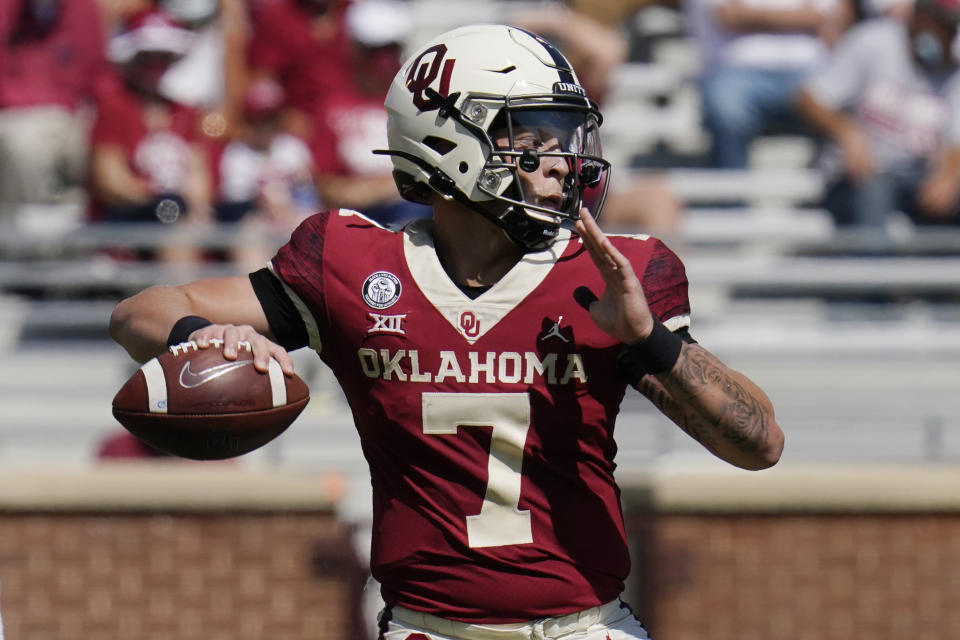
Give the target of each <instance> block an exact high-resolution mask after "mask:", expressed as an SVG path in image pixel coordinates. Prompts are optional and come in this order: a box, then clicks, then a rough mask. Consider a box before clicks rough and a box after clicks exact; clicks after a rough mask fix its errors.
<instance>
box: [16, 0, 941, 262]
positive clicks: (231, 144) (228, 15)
mask: <svg viewBox="0 0 960 640" xmlns="http://www.w3.org/2000/svg"><path fill="white" fill-rule="evenodd" d="M433 4H434V5H435V6H431V3H425V2H417V1H416V0H409V1H404V0H354V1H352V2H351V1H349V0H192V1H187V0H71V1H70V2H65V1H63V0H9V1H8V2H5V3H3V6H2V7H0V65H2V66H0V205H2V207H3V209H2V212H0V220H2V221H3V222H7V221H11V220H13V221H18V220H19V221H20V222H21V223H22V224H25V225H28V226H29V225H30V224H31V223H33V224H36V221H35V220H29V221H24V220H23V219H22V218H23V217H24V216H27V217H30V218H35V217H37V216H43V215H44V213H43V212H42V210H41V209H37V208H36V207H35V206H34V205H54V206H60V207H61V209H60V212H61V213H60V215H62V216H68V217H69V216H72V220H70V222H78V221H82V222H89V223H103V224H114V223H135V222H140V223H145V222H150V223H157V224H166V225H175V226H177V227H183V228H192V230H193V231H194V232H200V231H203V230H209V229H210V228H211V227H217V226H223V225H227V226H230V227H235V228H240V227H242V228H244V229H247V230H251V229H253V230H254V231H253V232H252V233H247V234H246V235H245V236H243V237H242V239H239V240H237V241H235V242H232V243H230V246H227V247H220V248H221V249H225V250H226V255H225V256H224V255H220V256H218V257H219V258H224V257H226V258H227V259H229V260H246V261H247V264H257V263H258V262H260V261H261V259H262V257H263V256H262V251H261V252H258V251H256V249H257V247H256V246H254V245H257V244H261V243H258V242H257V241H256V239H257V238H258V237H262V236H261V235H260V234H261V233H262V232H263V231H264V230H265V229H266V230H270V231H276V232H277V235H280V236H282V235H283V234H284V233H286V232H287V231H289V230H290V229H291V228H292V227H293V226H295V225H296V223H297V221H298V220H300V219H302V218H303V217H304V216H306V215H309V214H310V213H312V212H314V211H316V210H319V209H321V208H334V207H349V208H354V209H358V210H361V211H364V212H365V213H367V214H369V215H370V216H371V217H374V218H376V219H378V220H381V221H382V222H384V223H385V224H399V223H402V222H403V221H405V220H408V219H410V218H413V217H417V216H420V215H426V214H427V213H428V212H426V211H425V210H424V209H422V208H421V207H417V206H416V205H412V204H409V203H406V202H404V201H402V200H400V199H399V198H398V196H397V194H396V190H395V189H394V186H393V183H392V180H391V178H390V165H389V160H388V159H387V158H385V157H378V156H374V155H372V154H371V153H370V151H371V150H372V149H375V148H379V147H382V146H384V143H385V134H384V124H383V123H384V112H383V109H382V100H383V97H384V95H385V92H386V89H387V87H388V85H389V82H390V80H391V78H392V76H393V74H394V73H395V72H396V70H397V69H398V68H399V65H400V62H401V60H402V58H403V56H404V54H405V53H406V51H407V49H408V48H409V47H410V46H412V45H415V44H416V43H417V42H418V41H422V39H423V38H425V37H428V36H430V35H434V32H436V31H437V30H440V29H443V28H447V27H449V26H453V25H455V24H458V23H461V22H465V21H470V20H471V19H476V20H498V21H503V22H509V23H513V24H517V25H520V26H523V27H526V28H529V29H531V30H533V31H535V32H539V33H541V34H543V35H545V36H546V37H548V38H550V39H553V40H555V41H556V42H557V43H558V44H559V45H560V47H561V49H563V50H564V51H565V53H566V54H567V55H568V56H569V57H570V58H571V60H572V61H573V62H574V65H575V67H576V68H577V69H578V70H579V72H580V76H581V79H582V81H583V83H584V84H585V85H586V87H587V90H588V92H589V94H590V95H591V97H592V98H593V99H594V100H596V101H597V102H599V103H600V104H601V105H602V106H603V107H604V108H605V109H606V110H608V115H609V119H610V120H612V121H613V122H612V126H611V125H610V124H608V127H607V129H606V136H605V138H606V140H605V142H606V143H607V147H608V149H609V152H608V153H609V155H611V157H612V159H614V160H615V164H614V166H615V168H616V169H617V173H616V174H615V178H614V180H613V182H612V188H613V193H612V197H611V200H610V202H609V205H608V207H607V210H606V212H605V214H604V218H605V220H604V222H605V223H606V225H607V227H608V228H613V229H631V230H640V231H651V232H654V233H659V234H670V233H674V232H676V231H677V230H678V229H680V227H681V225H682V224H683V220H684V217H685V209H686V208H687V206H688V205H689V198H688V197H686V196H689V195H690V194H688V193H687V192H686V191H685V190H684V188H683V187H682V185H681V186H680V187H679V188H678V186H677V185H676V184H674V183H673V182H672V181H671V180H670V179H669V177H668V176H667V175H665V171H666V170H669V169H676V168H687V169H714V170H718V171H721V172H724V171H726V172H730V171H744V170H749V169H763V168H770V167H773V166H780V167H786V168H795V169H798V170H809V171H810V173H808V174H807V175H806V176H803V175H800V174H799V173H798V174H797V176H796V177H795V178H791V175H790V174H786V175H784V176H783V180H784V181H785V182H787V183H790V182H791V181H793V182H796V183H802V182H803V179H804V177H806V178H813V179H814V180H815V181H816V185H815V188H813V189H812V190H811V189H808V190H807V191H806V192H804V189H802V188H800V189H797V188H796V186H795V185H794V186H787V185H785V186H784V187H783V190H784V191H790V190H793V191H797V192H798V193H796V194H795V195H796V199H797V200H799V201H803V200H805V201H806V202H805V204H809V205H813V206H816V207H818V208H820V209H822V210H824V211H826V212H828V213H829V221H830V223H831V226H833V227H835V228H836V229H837V230H838V231H840V232H849V231H852V232H854V233H853V234H846V235H848V236H849V237H851V238H852V240H853V242H854V243H855V244H856V245H857V246H854V247H850V248H851V250H856V251H867V252H874V253H876V252H880V253H883V252H887V251H889V250H890V249H891V245H892V244H894V243H895V240H896V238H897V237H899V236H898V235H897V233H898V231H899V233H900V235H903V233H904V229H906V230H912V229H914V228H929V227H931V226H936V227H956V225H957V224H960V215H958V212H960V207H958V204H960V146H958V145H960V122H958V117H957V115H956V114H957V110H958V109H960V103H958V96H960V94H958V91H960V88H958V87H957V86H956V82H955V78H954V71H955V70H956V68H957V54H958V53H960V44H958V41H957V37H956V31H957V23H958V21H960V3H957V2H953V1H952V0H918V2H916V6H914V4H915V3H914V2H913V0H776V1H768V2H756V1H753V0H687V1H681V0H675V1H666V2H653V1H652V0H617V1H613V2H600V1H598V0H571V1H570V2H561V1H554V2H549V1H546V2H536V3H530V2H510V1H506V0H501V1H500V2H496V3H487V4H488V5H489V6H486V5H485V7H484V8H475V7H471V6H469V5H468V4H467V3H458V2H454V3H448V4H449V6H447V5H446V4H443V5H441V4H436V3H433ZM425 6H426V7H428V8H429V10H430V11H431V12H432V13H431V15H429V16H428V15H427V14H426V13H425V12H424V7H425ZM425 17H426V18H427V19H426V20H425V19H424V18H425ZM764 143H766V144H764ZM764 150H766V151H767V154H766V156H764ZM771 156H772V157H771ZM768 186H769V185H768ZM774 187H775V185H774ZM703 191H704V192H703V193H702V194H700V196H699V197H700V199H701V202H700V204H708V205H721V206H722V207H728V208H733V207H738V206H742V205H743V204H745V203H747V202H748V201H749V199H750V192H751V187H750V185H749V184H747V185H745V187H744V188H743V189H740V191H742V193H736V189H734V192H733V193H730V192H727V193H717V194H715V196H716V197H714V198H711V193H710V187H706V188H705V189H703ZM720 191H723V189H722V188H721V189H720ZM786 195H788V196H789V194H786ZM791 204H793V203H791ZM63 207H66V208H63ZM48 211H53V209H52V208H51V209H48ZM47 215H49V216H51V217H52V216H55V215H56V214H54V213H48V214H47ZM270 248H271V247H269V246H268V247H265V248H264V250H265V251H269V249H270ZM112 249H113V250H112V252H110V253H109V255H110V257H112V258H113V259H116V260H125V259H142V258H144V257H148V258H150V259H160V260H174V261H190V260H204V259H208V258H210V255H204V252H202V251H200V250H199V249H198V247H196V246H189V243H183V242H169V243H165V244H161V243H158V245H157V246H155V247H152V251H150V252H149V253H147V254H146V255H144V253H145V252H142V251H132V250H130V247H124V246H123V244H122V243H121V244H120V245H118V246H116V247H113V248H112ZM125 249H126V250H125Z"/></svg>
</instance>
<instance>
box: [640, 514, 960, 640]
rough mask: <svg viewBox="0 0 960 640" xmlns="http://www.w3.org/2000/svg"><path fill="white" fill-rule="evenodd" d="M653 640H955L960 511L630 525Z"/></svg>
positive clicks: (670, 518)
mask: <svg viewBox="0 0 960 640" xmlns="http://www.w3.org/2000/svg"><path fill="white" fill-rule="evenodd" d="M631 530H632V531H634V533H635V534H636V537H635V538H634V558H635V563H634V577H633V579H632V585H633V586H632V591H631V593H630V594H629V595H630V596H631V597H632V599H633V600H634V601H635V603H636V608H637V609H638V610H639V612H640V613H641V617H642V618H644V619H645V622H646V623H647V625H648V627H649V628H650V630H651V632H652V633H651V635H653V637H654V638H655V639H657V640H659V639H665V640H703V639H705V638H709V640H779V639H783V640H797V639H802V638H816V639H817V640H851V639H860V638H923V639H924V640H956V639H958V638H960V514H956V513H950V514H942V515H941V514H922V513H921V514H889V515H869V514H849V513H848V514H842V513H835V514H825V515H803V514H781V515H769V516H767V515H736V514H732V515H715V514H712V515H683V514H660V515H656V516H654V515H650V516H643V515H641V514H638V515H636V516H634V517H633V518H631Z"/></svg>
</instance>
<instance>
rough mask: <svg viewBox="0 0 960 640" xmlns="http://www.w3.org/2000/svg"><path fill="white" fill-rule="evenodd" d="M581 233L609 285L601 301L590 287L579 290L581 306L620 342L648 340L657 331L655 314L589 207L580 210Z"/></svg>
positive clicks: (576, 293)
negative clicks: (654, 327)
mask: <svg viewBox="0 0 960 640" xmlns="http://www.w3.org/2000/svg"><path fill="white" fill-rule="evenodd" d="M577 231H578V232H579V233H580V237H581V238H582V239H583V244H584V246H585V247H586V248H587V251H588V252H589V253H590V257H591V259H592V260H593V264H595V265H597V269H599V270H600V275H601V276H602V277H603V282H604V284H605V285H606V288H605V289H604V290H603V293H602V294H601V296H600V297H599V298H597V296H596V295H595V294H594V293H593V292H592V291H590V289H588V288H587V287H578V288H577V290H576V291H575V292H574V297H575V298H576V299H577V302H578V303H580V305H582V306H583V307H584V308H585V309H587V310H588V311H589V312H590V316H591V317H592V318H593V321H594V322H596V323H597V326H598V327H600V328H601V329H603V330H604V331H606V332H607V333H609V334H610V335H611V336H613V337H614V338H616V339H617V340H619V341H620V342H623V343H625V344H636V343H638V342H642V341H644V340H646V339H647V337H648V336H649V335H650V332H651V331H653V325H654V319H653V314H652V313H651V311H650V307H649V306H647V299H646V297H645V296H644V294H643V287H642V285H641V284H640V279H639V278H637V275H636V274H635V273H634V272H633V266H632V265H631V264H630V261H629V260H627V258H626V256H624V255H623V254H622V253H620V251H619V250H618V249H617V248H616V247H615V246H613V243H611V242H610V240H609V239H608V238H607V236H606V235H604V233H603V231H602V230H601V229H600V227H599V226H598V225H597V222H596V220H594V218H593V216H592V215H591V214H590V211H588V210H587V208H586V207H584V208H582V209H580V220H579V221H578V222H577Z"/></svg>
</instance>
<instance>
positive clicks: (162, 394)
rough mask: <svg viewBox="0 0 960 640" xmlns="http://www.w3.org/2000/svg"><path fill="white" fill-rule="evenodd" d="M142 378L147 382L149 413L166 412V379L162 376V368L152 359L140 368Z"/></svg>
mask: <svg viewBox="0 0 960 640" xmlns="http://www.w3.org/2000/svg"><path fill="white" fill-rule="evenodd" d="M140 371H142V372H143V377H144V379H145V380H146V381H147V403H148V404H147V406H148V407H149V408H150V413H166V412H167V379H166V378H165V377H164V375H163V367H161V366H160V362H159V361H158V360H157V359H156V358H154V359H153V360H150V361H149V362H147V363H146V364H144V365H143V366H142V367H140Z"/></svg>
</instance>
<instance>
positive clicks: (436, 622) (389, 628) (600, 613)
mask: <svg viewBox="0 0 960 640" xmlns="http://www.w3.org/2000/svg"><path fill="white" fill-rule="evenodd" d="M380 630H381V635H380V638H381V640H408V639H409V640H560V639H562V640H648V639H649V638H650V636H649V635H647V631H646V629H644V628H643V623H641V622H640V621H639V620H638V619H637V618H636V617H635V616H634V615H633V612H632V611H631V610H630V608H629V607H628V606H627V605H626V604H623V603H622V602H620V600H614V601H612V602H608V603H607V604H605V605H602V606H599V607H593V608H592V609H586V610H584V611H580V612H578V613H571V614H569V615H565V616H559V617H556V618H543V619H541V620H531V621H530V622H516V623H511V624H469V623H466V622H456V621H453V620H447V619H445V618H438V617H437V616H433V615H430V614H427V613H421V612H419V611H412V610H410V609H407V608H405V607H386V608H385V609H384V610H383V611H382V612H381V613H380ZM410 636H413V637H412V638H411V637H410Z"/></svg>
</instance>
